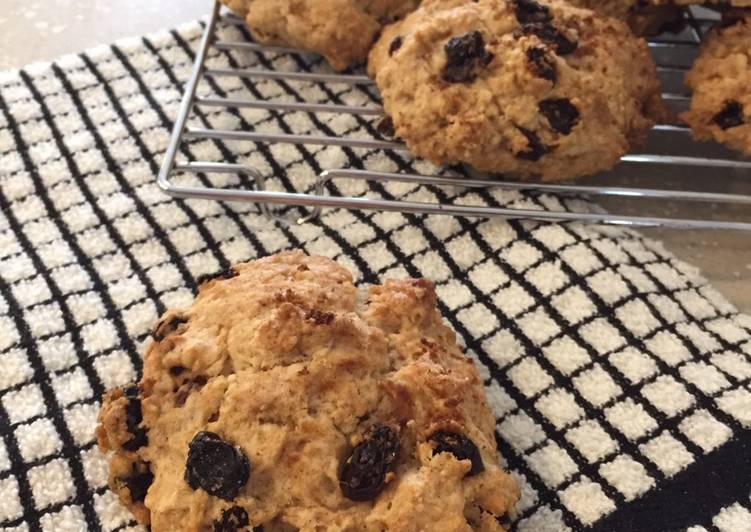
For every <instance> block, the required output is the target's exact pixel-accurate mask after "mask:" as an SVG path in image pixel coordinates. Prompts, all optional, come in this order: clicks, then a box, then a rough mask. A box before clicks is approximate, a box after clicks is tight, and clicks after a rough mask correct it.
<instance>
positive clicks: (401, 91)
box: [368, 0, 663, 180]
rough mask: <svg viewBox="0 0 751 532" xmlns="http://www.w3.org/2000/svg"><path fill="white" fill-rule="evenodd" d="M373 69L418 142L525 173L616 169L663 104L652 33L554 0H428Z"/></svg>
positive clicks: (452, 160) (449, 158) (409, 137)
mask: <svg viewBox="0 0 751 532" xmlns="http://www.w3.org/2000/svg"><path fill="white" fill-rule="evenodd" d="M368 71H369V73H370V75H371V76H372V77H373V78H374V79H375V81H376V84H377V85H378V88H379V90H380V92H381V96H382V98H383V104H384V108H385V110H386V112H387V113H388V115H389V116H390V117H391V121H392V123H393V126H394V131H395V134H396V136H398V137H399V138H401V139H403V140H404V141H405V142H406V143H407V146H408V147H409V149H410V151H411V152H412V153H414V154H415V155H418V156H421V157H424V158H426V159H428V160H430V161H432V162H434V163H436V164H456V163H467V164H469V165H471V166H473V167H474V168H476V169H478V170H481V171H486V172H496V173H503V174H506V175H507V176H512V177H518V178H530V177H533V178H538V179H543V180H560V179H568V178H574V177H578V176H583V175H588V174H593V173H596V172H599V171H602V170H606V169H609V168H611V167H612V166H613V165H615V164H616V163H617V162H618V160H619V158H620V157H621V156H622V155H623V154H624V153H626V152H627V151H629V150H630V149H631V148H632V147H633V146H638V145H640V144H641V143H642V142H643V141H644V140H645V137H646V134H647V132H648V131H649V129H650V127H651V126H652V124H653V119H654V118H656V117H659V116H661V114H662V112H663V107H662V105H661V99H660V84H659V81H658V80H657V77H656V68H655V65H654V63H653V61H652V59H651V56H650V54H649V50H648V47H647V44H646V42H644V41H643V40H642V39H639V38H637V37H635V36H634V35H633V34H632V33H631V31H630V30H629V29H628V27H627V26H626V25H625V24H624V23H623V22H620V21H618V20H615V19H611V18H608V17H604V16H602V15H599V14H597V13H594V12H593V11H590V10H586V9H580V8H576V7H573V6H570V5H568V4H566V3H564V2H559V1H555V0H552V1H550V2H545V3H543V2H537V1H535V0H516V1H506V0H478V1H476V2H467V1H464V0H426V1H424V2H423V3H422V4H421V6H420V8H419V9H417V10H416V11H414V12H413V13H411V14H410V15H408V16H407V17H406V18H405V19H404V20H402V21H400V22H396V23H394V24H391V25H389V26H387V27H386V28H385V29H384V30H383V33H382V34H381V37H380V39H379V40H378V42H377V43H376V45H375V46H374V48H373V49H372V50H371V52H370V56H369V59H368Z"/></svg>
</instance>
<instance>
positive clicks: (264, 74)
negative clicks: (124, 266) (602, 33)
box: [157, 1, 751, 231]
mask: <svg viewBox="0 0 751 532" xmlns="http://www.w3.org/2000/svg"><path fill="white" fill-rule="evenodd" d="M686 17H687V26H686V27H687V29H685V30H684V31H683V32H682V33H681V34H678V35H676V36H672V37H671V38H667V39H665V38H661V39H655V40H653V41H651V42H650V43H649V44H650V48H651V50H652V53H653V55H654V57H655V60H656V62H657V64H658V72H659V75H660V78H661V81H662V83H663V88H664V89H665V90H666V92H665V93H664V98H665V101H666V102H667V103H668V105H670V106H672V107H673V108H675V109H678V110H680V109H682V108H685V107H686V106H687V104H688V97H687V96H686V95H685V94H681V92H680V91H681V88H680V87H682V79H683V74H684V72H685V70H686V69H687V68H688V67H689V66H690V64H691V61H692V59H693V57H695V55H696V51H697V48H698V44H699V43H700V42H701V37H702V35H703V32H704V31H705V30H706V29H707V27H708V25H709V24H711V20H708V19H705V18H702V17H700V16H697V15H696V14H694V13H687V14H686ZM219 21H221V22H222V23H223V24H230V25H241V24H242V23H243V21H242V20H240V19H238V18H236V17H234V16H232V15H228V14H222V7H221V4H220V3H219V2H218V1H216V2H215V5H214V8H213V10H212V12H211V15H210V17H209V20H208V23H207V24H206V28H205V31H204V33H203V36H202V38H201V41H200V45H199V47H198V50H197V52H196V56H195V60H194V64H193V68H192V72H191V76H190V78H189V80H188V82H187V84H186V86H185V92H184V94H183V98H182V101H181V103H180V107H179V111H178V115H177V118H176V121H175V125H174V129H173V131H172V135H171V138H170V142H169V145H168V148H167V152H166V155H165V158H164V163H163V165H162V168H161V170H160V172H159V175H158V178H157V182H158V185H159V187H160V188H161V189H162V190H163V191H165V192H166V193H167V194H169V195H171V196H174V197H181V198H203V199H211V200H224V201H246V202H254V203H257V204H259V205H260V207H261V209H262V210H263V212H265V213H266V214H268V215H270V216H273V212H272V210H271V209H270V208H269V204H281V205H285V206H298V207H304V208H305V209H304V211H305V214H304V215H303V216H301V217H299V218H297V220H296V221H297V223H304V222H306V221H309V220H311V219H313V218H315V217H316V216H318V215H319V214H320V212H321V210H322V209H323V208H325V207H335V208H337V207H338V208H346V209H369V210H382V211H401V212H411V213H428V214H446V215H454V216H467V217H503V218H507V219H520V218H526V219H534V220H547V221H580V222H585V223H600V224H613V225H627V226H640V227H655V226H660V227H669V228H679V229H683V228H686V229H733V230H741V231H751V221H748V222H747V221H735V220H727V219H711V218H710V217H709V216H707V217H704V216H698V215H697V216H689V217H680V216H666V215H663V216H651V215H650V216H647V215H631V214H628V215H627V214H617V213H610V212H602V211H601V210H597V211H596V212H592V210H590V209H585V211H586V212H569V211H559V210H536V209H526V208H513V207H491V206H487V205H485V204H478V205H471V204H465V203H461V204H458V203H441V202H417V201H408V200H402V199H386V198H371V197H361V196H347V195H342V194H333V193H332V192H331V190H330V189H332V190H336V189H334V188H333V187H327V184H328V183H330V182H331V181H333V180H339V179H349V180H362V181H364V182H369V183H373V182H381V183H383V182H402V183H410V184H415V185H427V186H433V187H439V188H440V187H452V190H454V189H456V188H457V187H459V188H461V189H492V188H500V189H503V190H516V191H529V192H537V193H549V194H555V195H558V196H563V197H567V196H572V195H573V196H575V197H584V198H587V199H589V198H596V197H610V198H616V199H618V200H621V199H622V200H623V201H624V202H625V201H626V200H627V199H628V198H631V200H639V201H644V202H649V201H651V200H654V201H662V202H669V203H670V204H671V205H675V204H677V203H684V202H685V203H691V204H694V205H696V206H697V208H696V209H694V210H693V211H692V212H695V211H699V210H703V209H704V210H712V209H714V210H715V211H717V210H718V206H720V207H719V210H722V208H723V206H728V208H730V206H731V205H735V206H738V205H741V206H749V205H751V194H748V193H728V192H726V191H722V192H705V191H698V190H683V189H681V188H685V187H679V189H657V188H642V187H637V186H603V185H583V184H548V183H532V182H513V181H502V180H500V179H499V177H498V176H477V175H476V174H475V175H472V177H471V178H468V177H467V176H466V175H465V176H460V175H457V176H456V177H454V176H451V175H448V176H445V175H441V176H438V175H421V174H414V173H403V172H400V173H391V172H375V171H368V170H361V169H351V168H350V169H348V168H329V169H325V170H324V171H322V172H321V173H320V174H319V175H318V178H317V180H316V182H315V184H314V186H313V187H311V188H310V189H308V191H307V192H285V191H276V190H266V189H265V182H266V176H264V175H263V174H262V173H261V171H259V170H258V169H257V168H255V167H253V166H250V165H245V164H237V163H230V162H226V161H218V162H217V161H200V160H188V161H178V160H176V156H177V154H178V153H179V152H180V151H181V146H182V145H183V143H185V142H186V141H189V139H216V140H220V141H245V142H251V143H256V144H261V143H265V144H280V143H281V144H285V143H286V144H306V145H318V146H341V147H345V148H352V149H356V148H366V149H370V150H394V151H399V152H403V151H406V147H405V145H404V144H402V143H400V142H391V141H387V140H383V139H380V138H376V137H375V136H374V137H373V138H347V137H338V136H316V135H298V134H283V133H282V134H280V133H273V134H267V133H262V132H257V131H254V130H251V131H248V130H229V129H214V128H209V127H193V126H190V125H188V120H189V118H190V117H191V115H192V113H193V112H194V111H195V110H196V108H201V107H220V108H235V109H238V108H245V109H247V108H250V109H260V110H269V111H274V112H288V111H291V112H303V113H345V114H352V115H360V116H369V117H378V116H383V115H384V112H383V110H382V109H381V108H380V107H378V106H372V105H366V106H360V105H354V106H351V105H341V104H334V103H316V102H300V101H295V102H289V101H272V100H265V99H257V98H255V99H254V98H252V97H251V95H250V94H248V95H247V96H244V97H242V98H228V97H219V96H212V95H209V96H201V95H198V94H197V88H198V86H199V83H200V82H201V80H202V79H221V78H233V77H234V78H242V79H253V80H284V81H292V80H295V81H304V82H315V83H321V84H348V85H360V86H368V85H371V84H372V81H371V80H370V79H369V78H368V77H367V76H364V75H353V74H333V73H317V72H303V71H287V70H284V71H280V70H272V69H265V68H250V69H248V68H245V69H243V68H227V67H213V68H212V66H211V65H210V64H208V58H209V56H210V52H211V51H212V50H218V51H240V52H241V53H245V52H247V53H255V54H287V53H289V54H299V53H300V51H299V50H294V49H289V48H284V47H274V46H263V45H259V44H257V43H254V42H250V41H248V40H222V39H221V38H218V37H217V33H216V29H217V25H218V23H219ZM652 136H653V137H656V138H657V140H656V141H655V142H654V143H650V144H658V145H661V146H668V147H670V148H672V151H673V152H675V151H676V150H678V151H679V152H678V153H660V151H661V150H660V149H655V150H648V152H646V153H638V154H628V155H626V156H624V157H623V158H622V159H621V164H620V165H618V167H617V169H619V168H621V167H623V168H625V173H626V174H633V175H636V174H639V173H640V172H642V171H645V170H647V169H648V170H650V171H652V172H654V171H658V172H661V171H667V170H675V169H681V171H683V172H687V173H688V172H694V173H696V172H700V173H701V175H702V177H703V178H704V179H706V180H708V181H711V182H712V183H717V182H722V180H725V179H731V178H739V177H740V178H741V179H743V180H747V179H748V178H751V161H749V160H747V159H741V158H738V157H736V156H735V155H733V154H730V153H728V152H723V151H722V150H720V151H719V155H718V152H717V150H716V149H715V150H714V151H712V149H711V148H710V150H709V151H710V153H708V154H704V153H702V149H703V148H702V146H701V145H699V144H698V143H693V142H692V141H691V140H690V138H689V131H688V129H687V128H685V127H681V126H676V125H668V124H659V125H656V126H654V128H653V132H652ZM668 151H670V150H668ZM705 151H706V150H705ZM177 172H185V173H197V174H204V175H205V174H214V173H217V174H218V173H230V174H237V175H241V176H243V177H245V178H246V182H247V178H249V179H250V182H252V183H253V185H254V186H253V188H252V189H230V188H220V187H208V186H202V187H195V186H183V185H180V184H177V183H175V182H172V181H171V180H170V179H171V177H173V175H174V174H175V173H177ZM748 183H749V181H747V184H748ZM611 203H612V202H611ZM710 205H711V206H712V208H710ZM699 207H701V209H700V208H699ZM660 210H661V212H666V211H668V210H669V209H663V208H661V209H660Z"/></svg>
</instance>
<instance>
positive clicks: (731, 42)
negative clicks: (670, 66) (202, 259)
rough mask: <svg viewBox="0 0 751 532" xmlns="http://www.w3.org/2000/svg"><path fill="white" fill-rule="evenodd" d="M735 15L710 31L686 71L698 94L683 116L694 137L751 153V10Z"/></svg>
mask: <svg viewBox="0 0 751 532" xmlns="http://www.w3.org/2000/svg"><path fill="white" fill-rule="evenodd" d="M734 17H737V18H733V19H729V20H728V23H729V24H730V25H728V26H725V27H717V28H715V29H713V30H712V31H711V32H710V33H709V34H708V35H707V36H706V38H705V40H704V43H703V44H702V47H701V51H700V53H699V57H698V58H697V59H696V61H695V62H694V65H693V66H692V68H691V70H690V71H689V72H688V74H687V75H686V85H688V87H689V88H690V89H691V90H692V91H693V95H692V97H691V105H690V108H689V110H688V111H687V112H685V113H683V114H681V118H682V119H683V120H684V121H685V122H686V123H687V124H688V125H689V126H691V133H692V135H693V136H694V138H696V139H698V140H715V141H716V142H720V143H722V144H725V145H727V146H729V147H731V148H733V149H735V150H738V151H741V152H744V153H746V154H749V155H751V90H749V87H751V13H745V14H743V13H741V12H737V13H734Z"/></svg>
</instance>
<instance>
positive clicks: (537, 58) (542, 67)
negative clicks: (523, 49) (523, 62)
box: [527, 46, 558, 83]
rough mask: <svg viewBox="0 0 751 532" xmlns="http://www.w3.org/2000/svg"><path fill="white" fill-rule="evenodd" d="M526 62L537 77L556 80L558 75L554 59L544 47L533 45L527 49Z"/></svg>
mask: <svg viewBox="0 0 751 532" xmlns="http://www.w3.org/2000/svg"><path fill="white" fill-rule="evenodd" d="M527 62H528V63H529V69H530V70H531V71H532V73H533V74H534V75H535V76H537V77H538V78H542V79H546V80H548V81H552V82H553V83H555V82H556V80H557V79H558V76H557V74H556V69H555V60H554V59H553V58H552V57H550V55H549V54H548V52H547V50H545V48H540V47H539V46H534V47H532V48H528V49H527Z"/></svg>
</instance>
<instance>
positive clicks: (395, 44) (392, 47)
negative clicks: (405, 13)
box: [389, 35, 404, 57]
mask: <svg viewBox="0 0 751 532" xmlns="http://www.w3.org/2000/svg"><path fill="white" fill-rule="evenodd" d="M403 43H404V39H403V38H402V36H401V35H397V36H396V37H394V39H393V40H392V41H391V43H390V44H389V57H391V56H392V55H394V52H396V51H397V50H398V49H399V48H401V47H402V44H403Z"/></svg>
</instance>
